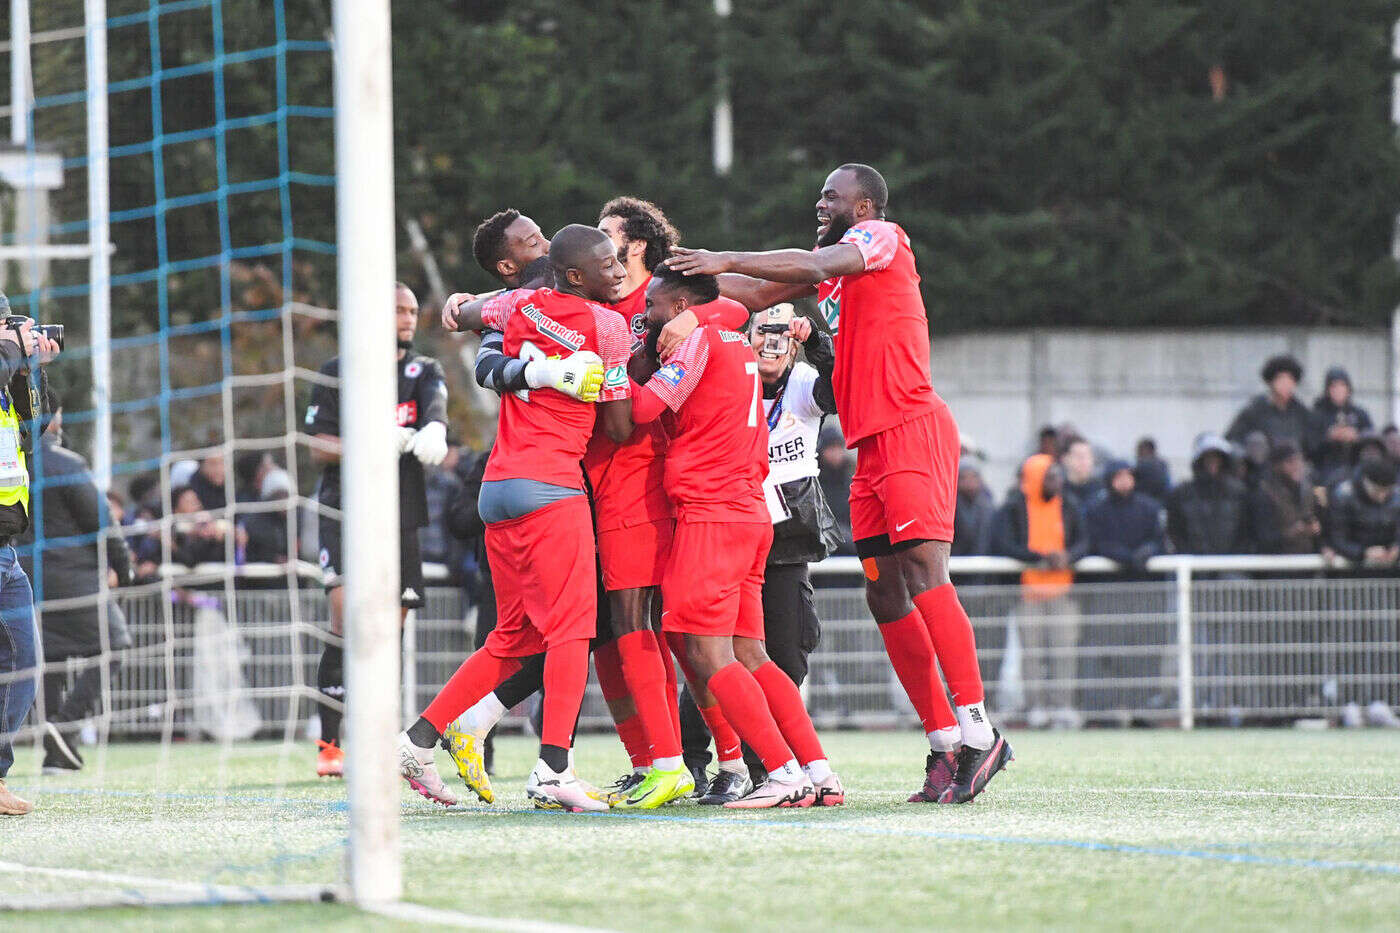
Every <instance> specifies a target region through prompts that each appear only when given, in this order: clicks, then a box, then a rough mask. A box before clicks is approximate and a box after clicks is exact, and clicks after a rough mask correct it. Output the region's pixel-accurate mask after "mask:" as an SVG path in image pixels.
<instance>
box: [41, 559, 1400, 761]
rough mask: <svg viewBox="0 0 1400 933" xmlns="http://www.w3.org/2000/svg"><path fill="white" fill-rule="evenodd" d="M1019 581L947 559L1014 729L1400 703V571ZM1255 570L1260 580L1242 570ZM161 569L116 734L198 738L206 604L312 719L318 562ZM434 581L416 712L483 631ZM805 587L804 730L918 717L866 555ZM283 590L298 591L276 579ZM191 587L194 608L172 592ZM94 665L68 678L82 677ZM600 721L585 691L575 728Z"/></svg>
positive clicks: (119, 680)
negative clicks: (1062, 721) (1060, 716)
mask: <svg viewBox="0 0 1400 933" xmlns="http://www.w3.org/2000/svg"><path fill="white" fill-rule="evenodd" d="M1022 569H1023V566H1022V565H1021V564H1020V563H1018V562H1017V561H1014V560H1009V559H1006V558H996V557H966V558H954V559H953V561H952V565H951V570H952V573H953V574H954V576H955V577H957V578H958V580H959V594H960V595H961V597H962V600H963V603H964V605H965V606H966V607H967V609H968V612H969V615H970V616H971V617H972V618H973V623H974V626H975V628H976V631H977V637H978V644H979V649H980V650H979V655H980V658H981V661H982V665H983V674H984V678H985V679H986V681H987V683H988V690H989V693H991V695H992V702H993V704H994V705H996V707H997V709H998V711H999V712H1004V713H1006V714H1008V715H1010V716H1011V717H1012V718H1015V717H1016V716H1017V714H1018V710H1019V712H1020V713H1023V714H1026V715H1033V714H1034V712H1035V711H1036V709H1037V704H1040V706H1042V707H1049V711H1050V712H1059V711H1060V710H1059V709H1058V707H1059V706H1061V705H1064V706H1068V707H1069V708H1070V710H1071V712H1073V714H1074V715H1075V716H1077V717H1079V718H1081V719H1082V718H1088V719H1091V720H1099V721H1103V722H1107V723H1115V722H1116V723H1122V722H1131V721H1146V722H1160V723H1174V724H1177V725H1179V726H1181V727H1182V728H1187V729H1189V728H1192V727H1193V726H1194V725H1195V724H1196V723H1197V722H1198V721H1199V720H1204V721H1209V722H1218V721H1229V720H1237V719H1250V718H1268V719H1273V720H1277V719H1286V718H1297V717H1303V716H1329V717H1330V716H1336V715H1337V714H1338V712H1339V710H1340V708H1341V707H1342V706H1343V705H1344V704H1346V703H1348V702H1353V701H1354V702H1358V703H1360V704H1361V705H1362V706H1365V705H1366V703H1368V702H1370V701H1371V700H1374V699H1380V700H1383V701H1385V702H1387V703H1388V704H1390V705H1392V706H1394V705H1400V632H1397V624H1400V623H1398V620H1400V577H1397V576H1396V575H1394V574H1392V575H1390V576H1385V577H1376V576H1365V575H1359V574H1351V573H1338V572H1336V571H1338V570H1339V568H1338V565H1336V564H1330V563H1327V562H1324V560H1323V559H1322V558H1321V557H1317V556H1311V555H1301V556H1284V557H1272V556H1257V555H1226V556H1209V557H1196V556H1187V555H1172V556H1164V557H1158V558H1154V559H1153V560H1152V561H1151V562H1150V563H1149V564H1148V567H1147V570H1148V574H1147V577H1148V578H1147V579H1141V578H1138V579H1133V580H1112V579H1110V578H1109V576H1108V575H1110V574H1112V573H1114V572H1116V571H1117V570H1118V568H1117V567H1116V566H1115V565H1114V564H1113V563H1112V562H1110V561H1107V560H1104V559H1103V558H1086V559H1084V560H1082V561H1080V562H1079V564H1078V565H1077V566H1076V568H1075V569H1076V571H1077V573H1078V574H1079V575H1080V577H1081V578H1082V579H1081V580H1080V581H1079V582H1076V583H1075V584H1074V585H1073V586H1072V587H1071V588H1070V589H1069V590H1068V591H1066V593H1065V594H1064V597H1065V598H1064V600H1063V601H1062V602H1059V603H1056V604H1055V605H1053V606H1047V605H1045V604H1044V603H1043V602H1028V601H1027V600H1026V599H1025V594H1024V593H1023V592H1022V590H1021V587H1020V585H1019V583H1018V582H1017V581H1016V580H1015V575H1016V574H1018V573H1019V572H1020V571H1021V570H1022ZM1261 574H1267V575H1271V576H1270V577H1269V578H1267V579H1259V578H1257V576H1245V575H1261ZM163 575H164V577H165V579H164V580H163V581H162V582H161V583H155V584H149V585H147V586H145V587H140V588H136V589H133V590H130V591H117V599H118V601H119V602H120V603H121V604H122V605H123V606H124V608H125V609H126V611H127V616H128V619H129V624H130V627H131V630H132V633H133V635H134V637H135V639H136V644H135V646H134V647H133V648H131V649H128V650H126V651H124V652H121V653H120V654H121V661H122V667H121V669H120V670H119V671H118V673H117V674H116V676H115V678H114V680H113V694H112V701H113V702H112V712H113V720H112V723H113V728H114V729H115V730H117V731H125V732H135V733H140V732H151V731H157V730H163V729H176V730H181V729H183V730H184V731H186V732H189V733H190V734H194V733H195V732H197V731H198V729H199V728H200V724H199V721H198V719H199V717H198V716H197V715H196V713H198V712H199V711H200V710H204V711H205V712H207V709H206V708H207V707H208V706H209V705H210V704H211V703H214V702H216V701H217V700H218V699H219V696H222V694H219V695H217V696H216V695H214V694H211V693H210V690H209V688H208V687H207V685H205V684H202V683H201V677H202V674H201V671H204V670H208V669H209V668H208V664H209V662H210V656H209V653H208V648H207V645H206V641H207V639H208V638H209V632H210V631H211V628H210V626H211V624H212V623H211V616H210V614H209V613H210V612H211V611H212V612H213V613H215V614H216V615H217V616H218V618H219V619H221V620H223V622H224V623H231V624H232V625H233V629H232V630H233V631H234V632H235V633H236V634H237V639H238V644H239V658H238V663H237V667H239V668H241V671H242V677H243V682H244V684H245V688H242V689H243V692H244V694H245V697H247V698H251V699H252V700H253V702H254V704H255V705H256V706H257V707H258V709H259V711H260V714H261V720H262V722H263V723H265V724H266V726H267V727H268V728H271V727H274V726H279V725H280V724H282V723H284V722H285V721H286V720H287V719H288V718H289V716H290V717H291V718H295V719H305V718H307V717H309V716H310V715H312V714H314V712H315V704H314V703H313V702H310V701H311V700H313V699H314V698H315V696H316V690H315V668H316V662H317V659H318V658H319V655H320V648H321V645H322V644H323V643H324V641H325V640H326V639H327V638H328V637H329V636H328V635H327V633H326V622H325V620H326V618H327V613H326V605H325V597H324V594H323V593H322V592H321V588H320V579H319V570H318V569H317V568H316V567H314V566H313V565H310V564H307V563H304V562H303V563H299V564H296V565H290V566H289V565H245V566H242V567H236V568H230V567H226V566H224V565H219V564H211V565H200V566H198V567H195V568H177V567H167V568H165V569H164V574H163ZM425 576H427V578H428V579H429V580H430V581H433V582H434V583H436V584H439V585H432V586H430V587H429V590H428V594H427V595H428V605H427V606H426V607H425V608H424V609H423V610H422V611H420V612H418V613H416V614H414V615H413V616H412V617H411V620H410V622H409V624H408V625H407V626H406V631H405V635H406V637H405V645H406V649H407V650H406V652H405V671H404V698H405V706H406V707H407V708H410V709H417V708H419V707H421V706H422V705H423V703H425V702H426V701H427V700H428V699H430V698H431V695H432V692H433V691H434V690H435V689H436V688H437V686H438V685H440V684H441V683H442V682H443V681H444V680H445V679H446V678H447V676H448V675H449V674H450V673H451V672H452V670H454V669H455V668H456V666H457V664H458V663H460V661H461V659H462V657H463V656H465V655H466V654H467V653H468V652H469V651H470V650H471V643H472V639H471V632H472V629H473V627H474V617H475V610H474V609H473V608H472V607H471V606H470V605H469V603H468V600H467V599H466V597H465V594H464V593H463V592H462V591H461V590H460V589H457V588H453V587H449V586H444V585H440V584H441V583H443V582H444V581H446V579H447V572H446V570H445V568H442V567H440V566H433V565H430V566H429V567H427V568H425ZM813 576H814V580H815V582H816V585H817V609H818V615H819V617H820V618H821V621H822V627H823V638H822V643H821V645H820V647H819V648H818V649H817V651H816V652H815V653H814V654H813V656H812V658H811V675H810V679H809V683H808V696H809V702H810V705H811V708H812V711H813V715H814V717H815V718H816V719H817V720H818V721H819V722H820V723H821V724H822V725H824V726H856V727H860V726H890V725H902V724H906V723H911V722H912V721H913V718H914V717H913V712H912V709H910V707H909V705H908V701H907V700H906V699H905V698H904V696H903V693H902V691H901V690H900V688H899V685H898V683H897V682H896V681H895V680H894V676H893V674H892V672H891V670H890V665H889V662H888V660H887V659H886V658H885V654H884V649H883V645H882V642H881V639H880V636H879V634H878V631H877V630H876V627H875V625H874V624H873V622H872V621H871V619H870V616H869V613H868V611H867V610H866V607H865V601H864V594H863V584H862V578H861V569H860V562H859V561H858V560H857V559H856V558H853V557H835V558H831V559H829V560H827V561H824V562H822V563H821V564H818V565H815V566H814V567H813ZM969 578H971V579H969ZM978 578H983V580H985V579H986V578H997V579H1000V580H1002V581H1003V582H995V583H993V582H983V581H982V580H979V579H978ZM293 579H295V581H296V584H297V585H296V588H295V589H293V588H292V587H291V586H289V585H283V584H290V583H291V582H292V581H293ZM230 580H231V581H232V582H233V584H234V586H233V589H232V592H230V590H229V588H228V585H227V584H228V583H229V581H230ZM186 592H188V593H193V594H195V595H194V596H191V597H189V598H182V597H181V596H180V594H181V593H186ZM172 594H173V595H174V596H175V599H174V600H173V601H171V600H169V599H168V598H167V597H168V595H172ZM67 602H71V601H67ZM201 613H203V615H201ZM92 663H96V662H95V661H81V662H72V663H71V664H70V665H68V666H69V668H70V669H71V670H73V671H74V672H76V671H77V670H78V669H79V668H80V667H81V666H82V665H83V664H92ZM201 665H203V666H201ZM289 704H299V705H297V706H294V707H293V706H289ZM206 719H207V717H206ZM607 722H608V719H607V713H606V709H605V707H604V705H603V704H602V702H601V698H600V697H599V696H598V695H597V693H596V688H594V687H590V694H589V697H588V700H587V702H586V705H585V709H584V716H583V724H584V725H585V726H588V727H600V726H604V725H606V723H607Z"/></svg>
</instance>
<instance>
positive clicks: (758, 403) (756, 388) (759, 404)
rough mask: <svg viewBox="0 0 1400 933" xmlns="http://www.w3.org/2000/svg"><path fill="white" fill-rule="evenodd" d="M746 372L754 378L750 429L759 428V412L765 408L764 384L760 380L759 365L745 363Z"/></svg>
mask: <svg viewBox="0 0 1400 933" xmlns="http://www.w3.org/2000/svg"><path fill="white" fill-rule="evenodd" d="M744 372H746V373H748V374H749V375H750V376H753V407H752V408H750V409H749V427H751V428H756V427H758V415H759V411H761V410H762V408H763V383H762V382H759V380H758V364H757V363H745V364H744Z"/></svg>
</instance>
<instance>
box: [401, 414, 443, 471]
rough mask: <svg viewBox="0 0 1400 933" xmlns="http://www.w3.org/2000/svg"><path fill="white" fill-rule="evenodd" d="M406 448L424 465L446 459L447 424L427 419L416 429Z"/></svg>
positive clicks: (434, 464) (435, 464) (436, 463)
mask: <svg viewBox="0 0 1400 933" xmlns="http://www.w3.org/2000/svg"><path fill="white" fill-rule="evenodd" d="M408 450H409V453H411V454H413V456H415V457H417V458H418V462H419V463H421V464H423V465H424V466H437V465H438V464H439V463H441V462H442V461H444V460H446V459H447V425H445V424H443V423H442V422H441V421H429V422H428V423H427V424H425V425H423V427H421V428H419V429H418V434H417V435H415V436H414V438H413V443H412V444H410V445H409V448H408Z"/></svg>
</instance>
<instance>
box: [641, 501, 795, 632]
mask: <svg viewBox="0 0 1400 933" xmlns="http://www.w3.org/2000/svg"><path fill="white" fill-rule="evenodd" d="M772 544H773V526H772V525H771V524H769V523H767V522H762V523H758V522H751V523H741V522H688V521H684V520H681V521H677V522H676V537H675V540H674V541H673V542H672V543H671V558H670V560H668V561H667V562H666V573H665V575H664V576H663V577H662V578H661V628H662V630H663V631H667V632H681V633H682V634H686V635H722V636H731V635H733V636H738V637H740V638H757V639H759V640H762V639H763V569H764V566H765V565H766V564H767V563H768V548H769V547H770V546H772Z"/></svg>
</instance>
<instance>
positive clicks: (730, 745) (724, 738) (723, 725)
mask: <svg viewBox="0 0 1400 933" xmlns="http://www.w3.org/2000/svg"><path fill="white" fill-rule="evenodd" d="M695 708H696V709H698V710H699V711H700V718H701V719H703V720H705V725H706V726H708V727H709V729H710V735H712V736H714V737H715V758H717V759H718V760H720V761H733V760H734V759H735V758H742V757H743V752H742V751H741V750H740V748H739V734H738V733H737V732H735V731H734V727H733V726H731V725H730V724H729V720H728V719H725V718H724V714H723V713H721V712H720V711H719V706H701V705H699V704H698V703H697V704H696V706H695Z"/></svg>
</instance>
